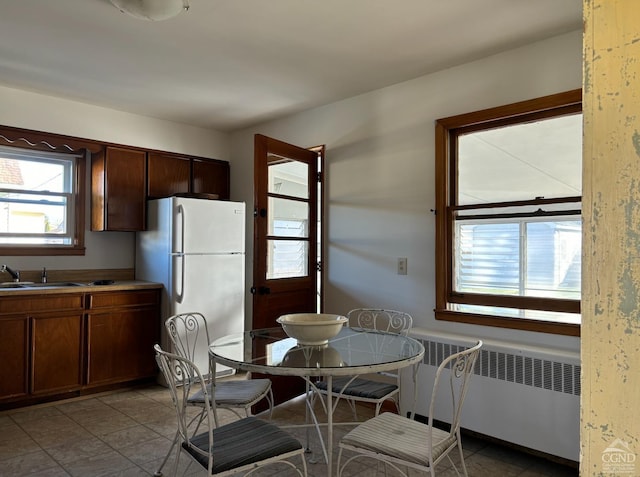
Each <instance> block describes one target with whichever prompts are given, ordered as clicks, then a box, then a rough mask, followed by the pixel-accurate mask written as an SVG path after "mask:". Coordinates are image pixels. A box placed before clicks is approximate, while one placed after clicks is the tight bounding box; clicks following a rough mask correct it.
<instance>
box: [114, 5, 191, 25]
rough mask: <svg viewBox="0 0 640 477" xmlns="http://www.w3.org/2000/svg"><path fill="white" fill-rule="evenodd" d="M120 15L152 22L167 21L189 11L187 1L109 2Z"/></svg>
mask: <svg viewBox="0 0 640 477" xmlns="http://www.w3.org/2000/svg"><path fill="white" fill-rule="evenodd" d="M110 1H111V3H112V4H113V5H115V7H116V8H117V9H118V10H120V11H121V12H122V13H126V14H127V15H131V16H132V17H135V18H138V19H140V20H148V21H152V22H157V21H162V20H168V19H169V18H173V17H175V16H177V15H179V14H180V12H183V11H187V10H189V0H110Z"/></svg>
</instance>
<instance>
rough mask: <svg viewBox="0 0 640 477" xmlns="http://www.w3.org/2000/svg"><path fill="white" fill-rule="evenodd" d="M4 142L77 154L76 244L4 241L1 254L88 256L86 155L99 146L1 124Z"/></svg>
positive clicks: (75, 188) (19, 147) (0, 132)
mask: <svg viewBox="0 0 640 477" xmlns="http://www.w3.org/2000/svg"><path fill="white" fill-rule="evenodd" d="M0 145H2V146H3V147H15V148H16V149H23V150H34V151H40V152H44V153H47V152H50V153H54V154H56V155H57V154H60V153H62V154H65V153H66V154H69V155H75V156H76V158H75V174H74V176H73V178H72V180H73V181H74V184H73V186H74V191H75V197H74V208H73V214H74V217H73V219H72V227H73V229H72V232H71V234H72V236H73V243H72V244H70V245H61V244H37V245H36V244H29V245H16V244H8V245H3V244H0V255H5V256H76V255H85V243H84V227H85V198H86V156H87V154H88V151H89V150H92V149H95V146H93V145H91V144H89V143H86V142H81V141H77V140H75V139H72V138H67V137H66V136H59V135H54V134H51V135H49V134H43V133H37V132H32V131H27V130H21V129H18V128H10V127H0Z"/></svg>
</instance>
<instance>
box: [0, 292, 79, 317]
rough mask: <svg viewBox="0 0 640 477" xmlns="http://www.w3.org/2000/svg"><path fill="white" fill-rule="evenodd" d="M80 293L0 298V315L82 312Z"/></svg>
mask: <svg viewBox="0 0 640 477" xmlns="http://www.w3.org/2000/svg"><path fill="white" fill-rule="evenodd" d="M82 297H83V295H82V293H77V294H76V293H69V294H64V295H55V296H54V295H48V296H34V295H25V296H20V297H18V296H7V297H2V298H0V314H2V313H21V314H28V313H33V312H42V311H51V310H56V311H59V310H82V309H83V308H84V305H83V300H82Z"/></svg>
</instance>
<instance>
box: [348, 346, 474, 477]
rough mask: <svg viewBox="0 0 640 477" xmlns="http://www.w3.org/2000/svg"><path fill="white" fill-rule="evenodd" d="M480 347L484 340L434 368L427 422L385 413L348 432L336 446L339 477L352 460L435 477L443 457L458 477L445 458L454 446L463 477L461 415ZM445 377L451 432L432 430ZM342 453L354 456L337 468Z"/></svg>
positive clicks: (453, 355)
mask: <svg viewBox="0 0 640 477" xmlns="http://www.w3.org/2000/svg"><path fill="white" fill-rule="evenodd" d="M481 347H482V341H478V342H477V343H476V344H475V346H473V347H471V348H468V349H466V350H464V351H460V352H458V353H454V354H452V355H450V356H449V357H447V358H446V359H444V360H443V361H442V363H441V364H440V366H438V369H437V371H436V377H435V379H434V383H433V391H432V393H431V404H430V406H429V416H428V420H427V424H424V423H422V422H418V421H415V420H414V419H413V417H414V413H413V411H412V412H411V414H410V417H409V418H406V417H402V416H400V415H398V414H393V413H389V412H385V413H382V414H380V415H379V416H376V417H373V418H371V419H369V420H368V421H365V422H364V423H362V424H360V425H358V427H356V428H355V429H353V430H352V431H350V432H349V433H347V434H346V435H345V436H344V437H343V438H342V440H341V441H340V444H339V448H340V451H339V453H338V477H340V476H341V475H342V472H343V471H344V468H345V467H346V466H347V465H348V464H349V463H350V462H352V461H353V460H355V459H358V458H362V457H368V458H372V459H376V460H378V461H381V462H383V463H385V464H386V465H389V466H391V467H392V468H393V469H395V470H396V471H398V472H399V473H400V474H401V475H403V476H405V477H407V476H408V471H409V469H417V470H418V471H422V472H425V473H430V475H431V476H432V477H434V476H435V466H436V465H437V464H438V463H439V462H440V461H442V459H444V458H445V457H446V458H447V459H448V460H449V462H451V464H452V465H453V468H454V470H455V472H456V475H458V476H460V473H459V472H458V469H457V467H456V466H455V464H454V463H453V461H452V460H451V457H450V456H449V453H450V452H451V451H452V450H453V449H455V448H456V447H458V451H459V454H460V462H461V467H462V473H463V475H465V476H467V468H466V466H465V463H464V455H463V453H462V441H461V438H460V416H461V413H462V405H463V403H464V400H465V397H466V395H467V391H468V386H469V379H470V377H471V375H472V374H473V367H474V365H475V362H476V359H477V358H478V355H479V353H480V348H481ZM443 379H447V380H448V381H449V386H448V388H449V389H448V390H446V391H445V392H448V393H449V397H450V403H451V404H450V405H451V412H452V414H451V420H450V429H449V431H444V430H441V429H438V428H436V427H434V426H433V420H434V416H435V413H436V397H437V396H438V389H439V385H440V381H441V380H443ZM343 450H348V451H352V452H354V453H355V455H353V456H351V457H349V458H348V459H346V461H345V462H344V464H343V465H341V462H340V461H341V459H342V452H343ZM401 467H406V468H407V472H404V471H403V470H401ZM412 475H413V474H412Z"/></svg>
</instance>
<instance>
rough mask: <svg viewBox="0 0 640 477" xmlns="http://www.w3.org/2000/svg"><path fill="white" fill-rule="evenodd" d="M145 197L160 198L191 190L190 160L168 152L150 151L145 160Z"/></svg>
mask: <svg viewBox="0 0 640 477" xmlns="http://www.w3.org/2000/svg"><path fill="white" fill-rule="evenodd" d="M147 168H148V171H147V177H148V180H147V197H148V198H149V199H160V198H162V197H170V196H172V195H173V194H178V193H185V192H191V190H190V188H189V182H190V179H189V178H190V177H191V160H190V159H189V158H185V157H179V156H174V155H169V154H161V153H157V152H150V153H149V158H148V160H147Z"/></svg>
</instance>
